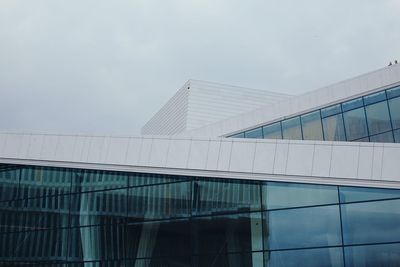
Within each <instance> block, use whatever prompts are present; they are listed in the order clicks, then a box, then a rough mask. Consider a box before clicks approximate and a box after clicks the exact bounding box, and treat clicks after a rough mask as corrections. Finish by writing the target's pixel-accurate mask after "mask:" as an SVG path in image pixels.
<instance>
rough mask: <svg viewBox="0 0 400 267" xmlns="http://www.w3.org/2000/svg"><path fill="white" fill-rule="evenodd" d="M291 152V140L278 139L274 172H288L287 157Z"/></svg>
mask: <svg viewBox="0 0 400 267" xmlns="http://www.w3.org/2000/svg"><path fill="white" fill-rule="evenodd" d="M288 152H289V141H287V140H282V141H279V142H278V141H277V144H276V151H275V161H274V170H273V172H274V173H276V174H285V173H286V165H287V158H288Z"/></svg>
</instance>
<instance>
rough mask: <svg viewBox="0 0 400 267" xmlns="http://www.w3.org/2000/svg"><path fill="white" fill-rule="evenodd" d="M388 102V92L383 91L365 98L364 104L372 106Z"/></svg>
mask: <svg viewBox="0 0 400 267" xmlns="http://www.w3.org/2000/svg"><path fill="white" fill-rule="evenodd" d="M383 100H386V92H385V91H382V92H378V93H375V94H372V95H367V96H364V104H365V105H370V104H374V103H377V102H380V101H383Z"/></svg>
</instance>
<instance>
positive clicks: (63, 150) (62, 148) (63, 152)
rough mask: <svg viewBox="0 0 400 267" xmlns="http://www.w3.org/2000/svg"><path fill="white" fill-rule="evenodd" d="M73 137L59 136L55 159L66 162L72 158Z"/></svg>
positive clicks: (74, 137)
mask: <svg viewBox="0 0 400 267" xmlns="http://www.w3.org/2000/svg"><path fill="white" fill-rule="evenodd" d="M75 139H76V136H75V135H61V136H60V137H59V140H58V144H57V151H56V155H55V159H56V160H58V161H68V160H71V159H73V158H74V147H75V141H76V140H75Z"/></svg>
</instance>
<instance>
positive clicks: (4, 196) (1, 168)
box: [0, 165, 21, 201]
mask: <svg viewBox="0 0 400 267" xmlns="http://www.w3.org/2000/svg"><path fill="white" fill-rule="evenodd" d="M20 169H21V167H20V166H17V165H0V201H6V200H13V199H16V198H17V197H18V184H19V174H20Z"/></svg>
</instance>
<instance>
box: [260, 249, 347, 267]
mask: <svg viewBox="0 0 400 267" xmlns="http://www.w3.org/2000/svg"><path fill="white" fill-rule="evenodd" d="M264 257H265V266H266V267H299V266H307V267H320V266H326V267H328V266H331V267H338V266H343V253H342V248H320V249H301V250H286V251H273V252H270V253H265V256H264Z"/></svg>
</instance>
